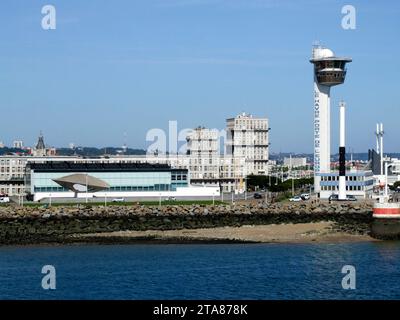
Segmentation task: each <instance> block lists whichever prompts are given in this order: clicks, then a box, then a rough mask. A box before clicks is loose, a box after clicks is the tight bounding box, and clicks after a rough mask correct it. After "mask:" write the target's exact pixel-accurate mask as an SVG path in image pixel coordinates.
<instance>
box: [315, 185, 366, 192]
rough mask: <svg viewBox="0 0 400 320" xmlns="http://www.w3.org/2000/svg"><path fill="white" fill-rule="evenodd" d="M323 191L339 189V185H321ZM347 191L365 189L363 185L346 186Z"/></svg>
mask: <svg viewBox="0 0 400 320" xmlns="http://www.w3.org/2000/svg"><path fill="white" fill-rule="evenodd" d="M321 190H322V191H339V186H321ZM346 190H347V191H364V187H362V186H346Z"/></svg>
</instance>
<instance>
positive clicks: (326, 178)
mask: <svg viewBox="0 0 400 320" xmlns="http://www.w3.org/2000/svg"><path fill="white" fill-rule="evenodd" d="M364 179H365V177H363V176H346V181H364ZM321 180H322V181H339V176H322V177H321Z"/></svg>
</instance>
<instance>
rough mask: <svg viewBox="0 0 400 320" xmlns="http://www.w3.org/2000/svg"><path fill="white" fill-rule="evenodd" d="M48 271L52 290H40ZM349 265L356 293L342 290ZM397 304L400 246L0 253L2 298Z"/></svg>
mask: <svg viewBox="0 0 400 320" xmlns="http://www.w3.org/2000/svg"><path fill="white" fill-rule="evenodd" d="M44 265H53V266H54V267H55V270H56V278H55V279H56V289H55V290H44V289H43V288H42V277H43V276H44V275H43V274H42V273H41V271H42V267H43V266H44ZM344 265H352V266H354V267H355V270H356V278H355V279H356V289H355V290H344V289H343V288H342V278H343V277H344V276H345V275H344V274H342V273H341V271H342V267H343V266H344ZM399 298H400V243H399V242H376V243H375V242H368V243H345V244H229V245H216V244H212V245H206V244H199V245H187V244H185V245H152V244H145V245H121V246H119V245H104V246H103V245H81V246H27V247H2V248H0V299H162V300H164V299H399Z"/></svg>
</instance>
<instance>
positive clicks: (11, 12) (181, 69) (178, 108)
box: [0, 0, 400, 152]
mask: <svg viewBox="0 0 400 320" xmlns="http://www.w3.org/2000/svg"><path fill="white" fill-rule="evenodd" d="M45 4H52V5H54V6H55V7H56V10H57V16H56V18H57V29H56V30H46V31H45V30H43V29H42V27H41V20H42V17H43V15H42V14H41V9H42V6H43V5H45ZM345 4H351V5H353V6H354V7H355V8H356V14H357V15H356V18H357V20H356V29H355V30H344V29H343V28H342V27H341V20H342V17H343V14H342V13H341V9H342V7H343V5H345ZM399 34H400V1H397V0H393V1H389V0H387V1H353V0H348V1H334V0H326V1H323V0H304V1H298V0H293V1H289V0H276V1H272V0H141V1H139V0H113V1H108V0H52V1H51V2H46V0H40V1H37V0H30V1H25V0H2V1H1V3H0V111H1V113H0V141H4V142H5V143H6V144H11V143H12V140H14V139H17V138H18V139H22V140H24V142H25V144H27V145H31V144H33V143H34V142H35V141H36V139H37V136H38V134H39V132H40V130H42V131H43V133H44V135H45V139H46V143H47V144H49V145H52V146H57V147H61V146H67V145H68V143H69V142H74V143H75V144H77V145H85V146H111V145H113V146H120V145H122V144H123V142H124V134H125V133H126V137H127V139H126V140H127V144H128V146H129V147H139V148H145V147H146V145H147V144H146V141H145V137H146V132H147V131H148V130H150V129H152V128H163V129H167V127H168V121H169V120H177V121H178V127H179V129H183V128H191V127H195V126H198V125H203V126H207V127H211V128H219V129H223V128H224V127H225V119H226V118H229V117H233V116H235V115H236V114H238V113H240V112H243V111H246V112H248V113H251V114H253V115H255V116H262V117H268V118H269V119H270V126H271V128H272V131H271V149H272V151H273V152H279V151H287V152H312V150H313V137H312V135H313V84H312V81H313V75H312V65H311V64H310V63H309V58H310V55H311V47H312V43H313V42H314V41H315V40H319V41H321V43H323V44H324V45H326V46H328V47H330V48H331V49H332V50H333V51H334V52H335V53H336V54H337V55H341V56H351V57H352V58H353V63H351V64H349V66H348V75H347V80H346V83H345V84H344V85H342V86H338V87H335V88H333V90H332V134H333V137H332V139H333V141H332V147H333V148H335V147H336V146H337V140H338V139H337V136H338V134H337V132H338V130H337V128H338V126H339V124H338V122H337V119H338V108H336V106H337V105H338V102H339V100H340V99H344V100H345V101H346V102H347V106H348V109H347V110H348V115H347V116H348V122H347V125H348V137H347V139H348V147H350V148H352V149H354V151H355V152H366V151H367V149H368V148H371V147H374V145H375V138H374V134H373V131H374V128H375V123H376V122H377V121H382V122H384V124H385V126H386V133H387V134H386V140H385V142H386V150H387V151H388V152H395V151H400V139H399V138H398V137H399V136H400V125H399V120H400V76H399V73H400V58H399V57H400V41H399V39H400V37H399Z"/></svg>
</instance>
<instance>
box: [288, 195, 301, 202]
mask: <svg viewBox="0 0 400 320" xmlns="http://www.w3.org/2000/svg"><path fill="white" fill-rule="evenodd" d="M302 200H303V199H301V197H300V196H295V197H293V198H290V199H289V201H290V202H300V201H302Z"/></svg>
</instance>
